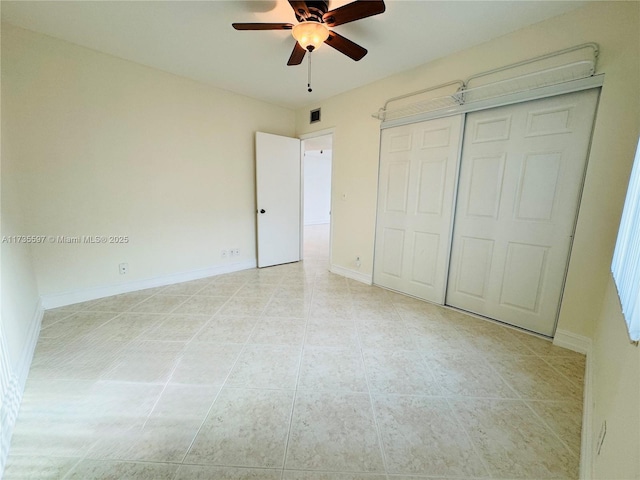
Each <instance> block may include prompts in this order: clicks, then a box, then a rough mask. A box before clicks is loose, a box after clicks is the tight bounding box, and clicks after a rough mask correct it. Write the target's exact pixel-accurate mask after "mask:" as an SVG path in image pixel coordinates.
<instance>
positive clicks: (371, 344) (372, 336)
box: [356, 320, 418, 350]
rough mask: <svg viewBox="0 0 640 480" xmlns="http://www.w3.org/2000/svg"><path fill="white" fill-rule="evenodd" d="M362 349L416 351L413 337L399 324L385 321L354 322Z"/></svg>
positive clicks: (416, 345) (416, 346)
mask: <svg viewBox="0 0 640 480" xmlns="http://www.w3.org/2000/svg"><path fill="white" fill-rule="evenodd" d="M356 326H357V328H358V338H359V339H360V344H361V345H362V348H369V349H382V350H417V349H418V344H417V343H416V341H415V338H416V337H415V335H411V334H410V333H409V332H408V331H407V330H406V329H405V328H404V326H403V325H402V324H401V323H395V322H386V321H365V320H359V321H357V322H356Z"/></svg>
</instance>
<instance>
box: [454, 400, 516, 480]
mask: <svg viewBox="0 0 640 480" xmlns="http://www.w3.org/2000/svg"><path fill="white" fill-rule="evenodd" d="M509 401H514V402H520V401H521V400H509ZM445 402H446V403H447V406H448V407H449V411H450V412H451V413H452V415H453V418H454V419H455V421H456V423H457V424H458V428H459V429H460V430H462V431H463V432H464V434H465V436H466V437H467V440H468V441H469V444H470V445H471V448H472V449H473V452H474V453H475V454H476V457H478V459H480V462H481V463H482V465H483V466H484V469H485V471H486V472H487V475H488V476H489V477H488V478H495V477H494V476H493V474H492V472H491V468H489V465H488V463H487V461H486V460H485V458H484V456H483V455H482V454H481V452H480V451H479V449H478V447H477V445H476V443H475V442H474V441H473V438H471V434H470V433H469V431H468V430H467V429H466V427H465V425H464V422H463V421H462V420H461V419H460V416H459V415H458V413H457V412H456V409H455V408H453V405H451V399H449V398H445Z"/></svg>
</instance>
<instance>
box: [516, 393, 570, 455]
mask: <svg viewBox="0 0 640 480" xmlns="http://www.w3.org/2000/svg"><path fill="white" fill-rule="evenodd" d="M527 404H528V405H529V406H530V407H531V408H533V410H534V411H535V412H536V413H537V414H538V415H539V416H540V417H541V418H542V420H543V421H544V422H545V423H546V424H547V425H548V426H549V427H550V428H551V429H552V430H553V431H554V432H555V433H556V435H558V437H560V440H562V441H563V442H564V443H565V445H567V446H568V447H569V448H570V449H571V451H572V452H573V453H574V455H576V456H579V455H580V444H581V434H582V404H581V402H549V401H531V400H530V401H527Z"/></svg>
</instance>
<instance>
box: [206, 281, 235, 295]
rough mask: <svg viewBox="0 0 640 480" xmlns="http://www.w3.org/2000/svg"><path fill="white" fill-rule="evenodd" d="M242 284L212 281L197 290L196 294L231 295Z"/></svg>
mask: <svg viewBox="0 0 640 480" xmlns="http://www.w3.org/2000/svg"><path fill="white" fill-rule="evenodd" d="M240 288H241V285H239V284H237V283H216V282H212V283H209V284H208V285H206V286H205V287H203V288H202V289H200V290H198V292H196V295H206V296H209V297H231V296H232V295H233V294H235V293H236V292H237V291H238V290H240Z"/></svg>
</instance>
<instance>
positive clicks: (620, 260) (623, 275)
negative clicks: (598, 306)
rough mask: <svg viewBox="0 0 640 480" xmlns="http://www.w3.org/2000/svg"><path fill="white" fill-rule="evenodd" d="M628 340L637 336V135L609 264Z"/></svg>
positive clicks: (639, 266)
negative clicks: (616, 236) (613, 250)
mask: <svg viewBox="0 0 640 480" xmlns="http://www.w3.org/2000/svg"><path fill="white" fill-rule="evenodd" d="M611 271H612V272H613V279H614V280H615V283H616V287H617V289H618V296H619V297H620V303H621V304H622V313H623V315H624V318H625V320H626V322H627V327H628V328H629V336H630V337H631V340H633V341H635V342H637V341H638V340H640V139H639V142H638V148H637V149H636V157H635V160H634V162H633V169H632V171H631V178H630V180H629V187H628V189H627V198H626V200H625V202H624V210H623V211H622V219H621V220H620V229H619V231H618V240H617V241H616V249H615V252H614V254H613V262H612V264H611Z"/></svg>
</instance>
